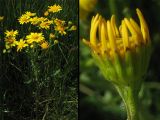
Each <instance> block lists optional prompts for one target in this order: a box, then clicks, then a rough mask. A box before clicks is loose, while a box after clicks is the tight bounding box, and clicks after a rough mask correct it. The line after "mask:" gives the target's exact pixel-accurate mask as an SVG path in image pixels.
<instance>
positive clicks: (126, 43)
mask: <svg viewBox="0 0 160 120" xmlns="http://www.w3.org/2000/svg"><path fill="white" fill-rule="evenodd" d="M122 40H123V45H124V50H126V48H129V36H128V30H127V27H126V24H125V22H124V20H123V21H122Z"/></svg>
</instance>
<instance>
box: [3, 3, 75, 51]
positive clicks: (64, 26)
mask: <svg viewBox="0 0 160 120" xmlns="http://www.w3.org/2000/svg"><path fill="white" fill-rule="evenodd" d="M61 10H62V7H61V6H60V5H56V4H54V5H52V6H48V9H47V10H46V11H45V12H44V16H38V15H37V14H36V13H33V12H30V11H26V12H25V13H24V14H22V16H20V17H19V18H18V22H19V24H20V25H24V24H26V25H28V26H30V27H28V30H29V31H30V33H28V34H26V35H25V36H23V37H22V38H20V39H18V35H19V31H18V30H6V31H5V38H4V41H5V48H4V50H3V53H6V52H7V53H9V52H11V50H12V49H13V48H16V51H17V52H21V51H22V50H24V49H25V50H26V51H28V50H29V49H35V48H38V47H40V48H41V49H43V50H44V49H48V48H50V47H52V46H53V45H55V44H57V43H58V42H59V40H58V38H59V37H60V36H65V35H66V34H67V32H69V31H74V30H76V26H75V25H73V23H72V22H71V21H69V22H66V21H64V20H61V19H59V18H55V17H54V13H57V12H60V11H61ZM0 20H3V16H2V17H0ZM32 28H33V29H34V31H31V30H32ZM35 28H37V29H36V31H35Z"/></svg>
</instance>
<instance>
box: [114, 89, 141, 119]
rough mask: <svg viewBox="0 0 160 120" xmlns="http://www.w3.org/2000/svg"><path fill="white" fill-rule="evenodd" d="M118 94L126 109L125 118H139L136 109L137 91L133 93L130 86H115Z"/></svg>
mask: <svg viewBox="0 0 160 120" xmlns="http://www.w3.org/2000/svg"><path fill="white" fill-rule="evenodd" d="M116 89H117V90H118V92H119V94H120V96H121V97H122V99H123V102H124V105H125V107H126V111H127V120H140V119H139V109H138V93H135V92H134V90H133V88H131V87H119V86H116Z"/></svg>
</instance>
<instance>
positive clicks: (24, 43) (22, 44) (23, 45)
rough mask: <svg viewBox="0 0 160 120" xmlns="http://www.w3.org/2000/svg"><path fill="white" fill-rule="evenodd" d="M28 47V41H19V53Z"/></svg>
mask: <svg viewBox="0 0 160 120" xmlns="http://www.w3.org/2000/svg"><path fill="white" fill-rule="evenodd" d="M27 46H28V44H26V41H24V40H23V39H20V40H19V41H17V52H18V51H21V50H22V49H23V48H25V47H27Z"/></svg>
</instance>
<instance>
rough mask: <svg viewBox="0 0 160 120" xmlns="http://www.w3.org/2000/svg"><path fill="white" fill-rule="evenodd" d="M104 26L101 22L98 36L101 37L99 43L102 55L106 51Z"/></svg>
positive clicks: (103, 22)
mask: <svg viewBox="0 0 160 120" xmlns="http://www.w3.org/2000/svg"><path fill="white" fill-rule="evenodd" d="M105 26H106V23H105V21H102V23H101V32H100V36H101V43H102V51H103V53H104V52H105V51H106V50H107V39H106V35H105V34H107V30H106V29H105Z"/></svg>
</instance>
